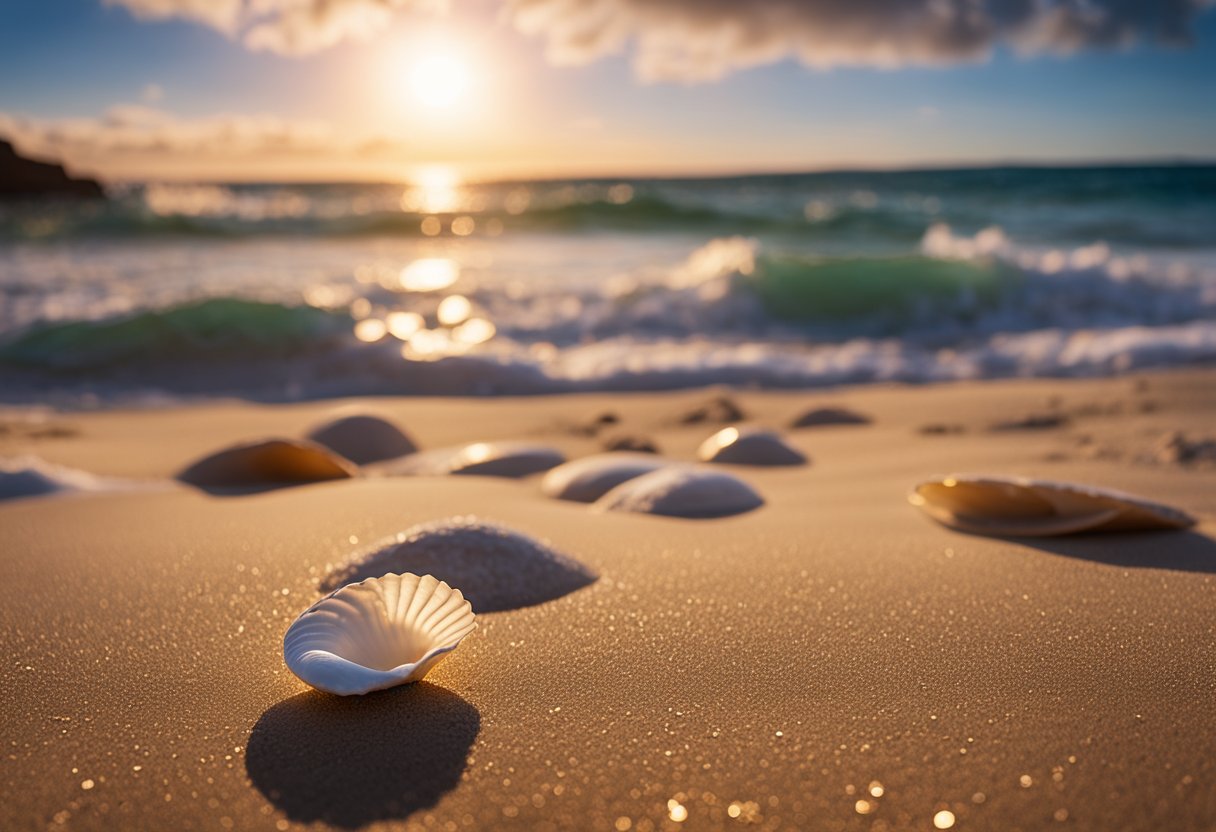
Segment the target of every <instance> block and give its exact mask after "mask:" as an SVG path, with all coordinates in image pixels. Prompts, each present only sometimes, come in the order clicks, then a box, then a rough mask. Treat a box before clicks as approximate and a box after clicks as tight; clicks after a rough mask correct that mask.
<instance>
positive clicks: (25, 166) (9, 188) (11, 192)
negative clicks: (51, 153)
mask: <svg viewBox="0 0 1216 832" xmlns="http://www.w3.org/2000/svg"><path fill="white" fill-rule="evenodd" d="M29 196H63V197H73V198H86V199H100V198H101V197H103V196H104V193H103V192H102V190H101V185H100V184H98V183H97V182H96V181H95V180H93V179H76V178H73V177H71V176H69V175H68V173H67V171H65V170H64V169H63V165H56V164H53V163H50V162H36V161H34V160H33V159H26V158H25V157H24V156H21V155H20V154H18V153H17V151H16V150H15V149H14V148H13V146H12V144H10V143H9V142H7V141H4V140H0V199H5V198H13V197H29Z"/></svg>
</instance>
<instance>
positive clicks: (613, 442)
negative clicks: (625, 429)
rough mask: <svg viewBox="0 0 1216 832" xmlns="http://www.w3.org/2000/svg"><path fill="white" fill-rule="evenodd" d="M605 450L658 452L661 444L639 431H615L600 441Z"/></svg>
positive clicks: (643, 452)
mask: <svg viewBox="0 0 1216 832" xmlns="http://www.w3.org/2000/svg"><path fill="white" fill-rule="evenodd" d="M600 447H602V448H603V449H604V450H605V451H633V452H635V453H642V454H657V453H659V446H658V443H656V442H655V441H654V440H653V439H651V438H650V437H649V436H644V435H642V434H637V433H614V434H612V435H611V436H605V437H604V439H603V441H602V442H601V443H600Z"/></svg>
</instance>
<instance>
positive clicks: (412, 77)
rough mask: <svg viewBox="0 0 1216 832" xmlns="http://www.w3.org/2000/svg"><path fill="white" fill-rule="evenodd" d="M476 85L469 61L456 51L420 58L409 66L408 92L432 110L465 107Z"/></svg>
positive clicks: (432, 53)
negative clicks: (470, 92) (474, 84)
mask: <svg viewBox="0 0 1216 832" xmlns="http://www.w3.org/2000/svg"><path fill="white" fill-rule="evenodd" d="M472 85H473V73H472V71H471V69H470V68H469V64H468V62H467V61H466V60H465V59H464V57H463V56H462V55H460V54H459V53H457V52H455V51H447V50H445V51H442V52H430V53H427V54H424V55H420V56H418V57H417V58H416V59H414V61H413V62H412V64H411V65H410V67H409V90H410V94H411V95H412V96H413V97H414V100H415V101H417V102H418V103H419V104H421V105H422V106H423V107H426V108H427V109H430V110H455V109H457V108H459V107H460V106H461V105H462V104H464V103H465V102H466V101H467V100H468V97H469V91H470V89H471V88H472Z"/></svg>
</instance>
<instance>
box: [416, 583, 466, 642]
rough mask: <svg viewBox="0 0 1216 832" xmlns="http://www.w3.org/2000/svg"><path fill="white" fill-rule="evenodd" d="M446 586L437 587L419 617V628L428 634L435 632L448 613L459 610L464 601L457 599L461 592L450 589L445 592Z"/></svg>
mask: <svg viewBox="0 0 1216 832" xmlns="http://www.w3.org/2000/svg"><path fill="white" fill-rule="evenodd" d="M444 586H447V585H446V584H441V585H440V586H439V587H436V591H435V594H434V595H432V596H431V598H430V600H428V601H427V605H426V607H424V608H423V611H422V613H421V614H420V615H419V619H418V626H419V628H420V629H423V630H426V631H428V632H430V631H432V630H435V629H436V628H437V626H438V624H439V623H440V622H441V621H443V620H444V618H445V617H446V616H447V615H448V613H450V612H454V611H455V610H457V609H458V608H459V606H460V603H461V601H463V600H464V599H463V598H458V597H457V595H458V593H459V590H454V589H452V588H451V587H448V591H447V592H444V591H443V587H444Z"/></svg>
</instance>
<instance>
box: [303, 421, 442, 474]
mask: <svg viewBox="0 0 1216 832" xmlns="http://www.w3.org/2000/svg"><path fill="white" fill-rule="evenodd" d="M305 436H306V437H307V438H308V439H309V440H311V441H313V442H316V443H317V444H318V445H322V446H324V447H326V448H329V449H330V450H331V451H333V452H334V453H337V454H341V455H342V456H344V457H346V458H347V459H349V460H350V461H351V462H354V463H356V464H358V465H366V464H368V463H369V462H380V461H381V460H385V459H394V458H395V457H399V456H405V455H406V454H412V453H414V451H416V450H418V446H417V445H416V444H415V443H414V441H413V440H412V439H410V437H409V436H408V435H406V433H405V431H403V430H402V429H401V428H399V427H398V426H397V425H395V424H394V423H393V422H391V421H389V420H388V419H386V418H385V417H383V416H379V415H377V414H375V413H368V412H353V413H347V414H346V415H338V416H336V417H335V418H333V419H330V420H329V421H327V422H323V423H322V424H319V425H317V426H316V427H314V428H312V429H311V430H310V431H308V433H307V434H305Z"/></svg>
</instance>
